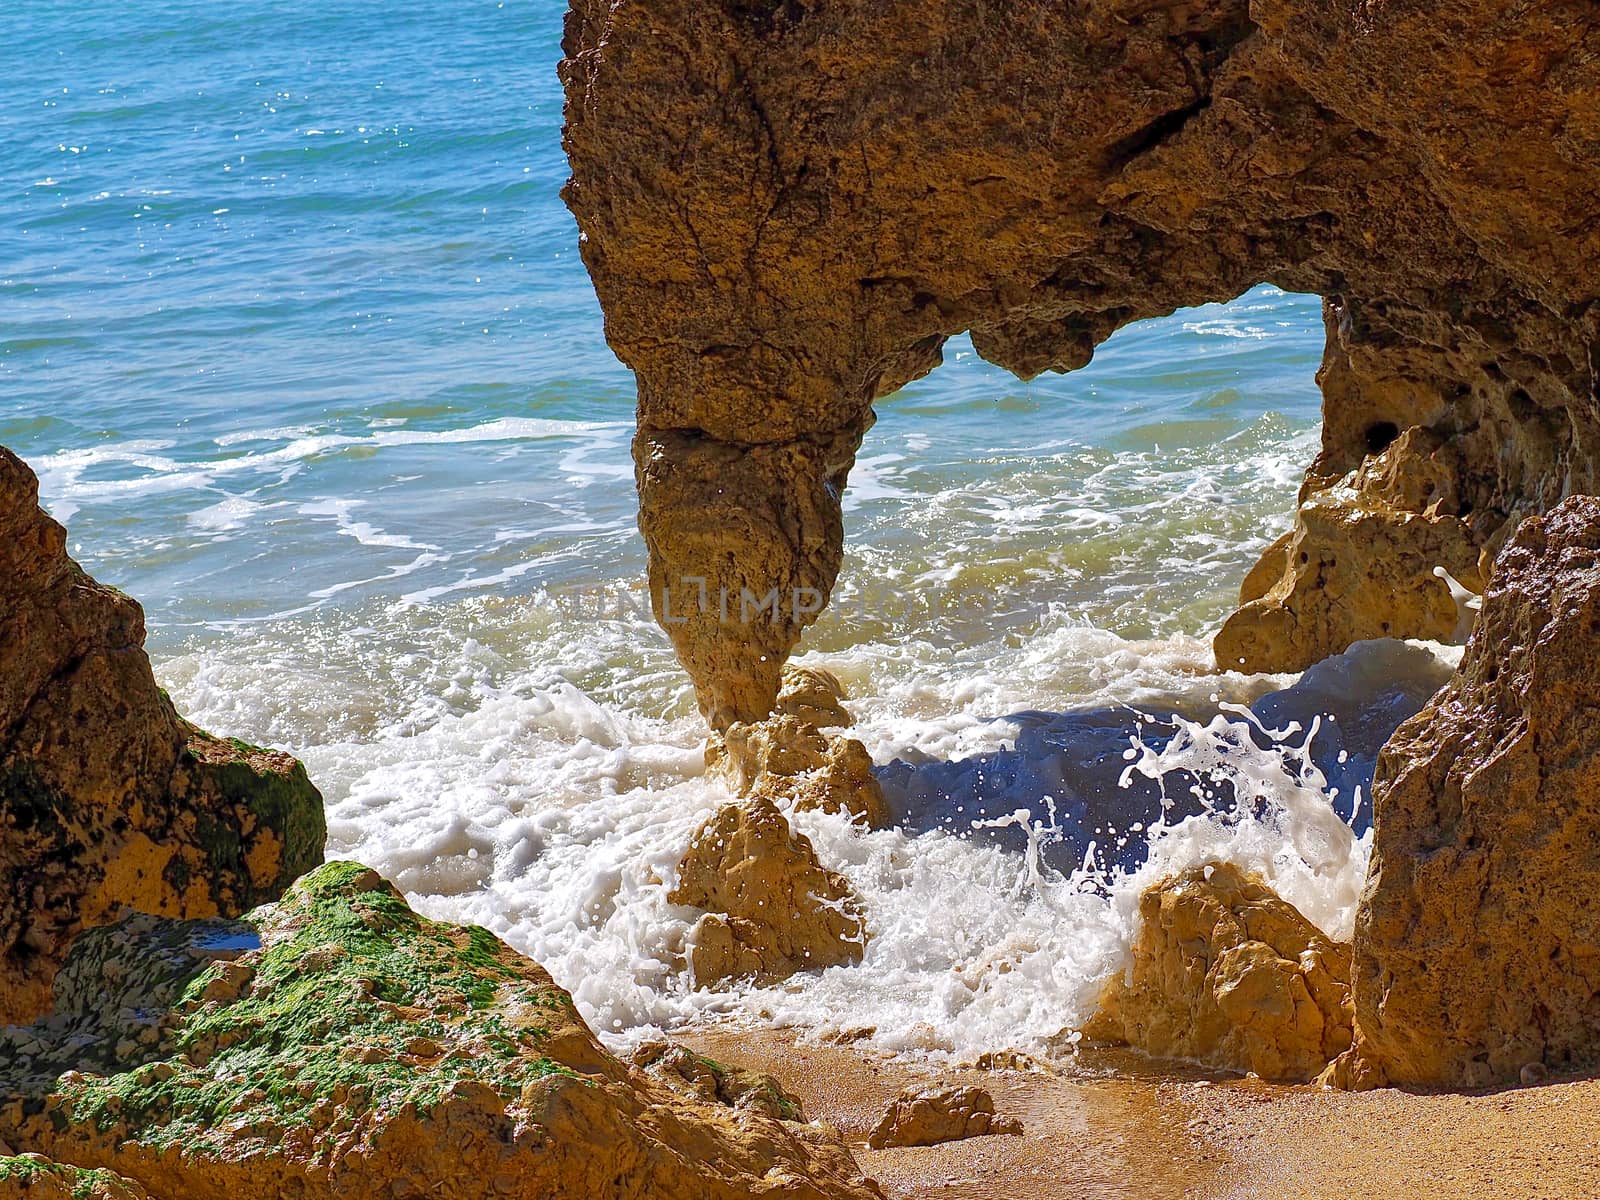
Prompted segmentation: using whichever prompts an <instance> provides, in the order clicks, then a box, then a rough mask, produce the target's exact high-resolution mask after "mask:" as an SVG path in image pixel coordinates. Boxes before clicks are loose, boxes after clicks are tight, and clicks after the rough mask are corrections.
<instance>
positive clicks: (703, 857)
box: [668, 795, 867, 987]
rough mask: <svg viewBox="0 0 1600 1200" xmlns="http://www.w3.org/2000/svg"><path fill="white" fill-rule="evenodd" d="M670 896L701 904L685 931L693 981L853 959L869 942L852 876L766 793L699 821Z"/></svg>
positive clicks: (784, 974) (763, 977)
mask: <svg viewBox="0 0 1600 1200" xmlns="http://www.w3.org/2000/svg"><path fill="white" fill-rule="evenodd" d="M668 898H669V899H670V900H671V901H672V903H674V904H687V905H691V906H693V907H695V908H700V909H705V910H706V915H705V916H704V917H702V918H700V920H699V921H698V922H696V923H695V925H694V927H693V928H692V929H691V930H690V931H689V965H690V970H691V974H692V978H693V980H694V982H695V985H696V986H698V987H710V986H713V985H715V984H717V983H720V982H723V981H725V980H732V979H753V980H756V981H757V982H761V983H772V982H775V981H777V980H780V979H786V978H788V977H789V976H790V975H793V974H795V973H796V972H797V971H812V970H820V969H821V968H823V967H832V966H837V965H839V964H841V963H854V962H860V961H861V955H862V952H863V950H864V948H865V945H866V936H867V934H866V923H865V920H864V919H863V917H862V914H861V908H860V905H859V903H858V902H857V900H856V897H855V893H854V892H853V891H852V890H851V888H850V885H849V883H848V882H847V881H846V880H845V878H844V877H843V876H842V875H839V874H838V873H836V872H834V871H830V870H828V869H827V868H825V867H824V866H823V865H822V864H821V863H820V862H819V861H818V860H817V852H816V850H815V848H814V847H813V846H812V845H811V841H810V839H808V838H806V837H805V836H804V835H803V834H798V833H795V832H794V831H793V830H792V829H790V827H789V822H788V821H787V820H785V819H784V816H783V814H782V813H780V812H779V811H778V809H777V807H776V806H775V805H774V804H773V803H772V801H771V800H770V799H768V798H767V797H765V796H759V795H758V796H754V797H752V798H751V799H749V800H748V801H746V802H744V803H737V804H729V805H726V806H725V807H723V808H722V809H721V810H720V811H719V812H718V813H717V814H716V815H715V816H714V817H712V818H711V819H710V820H709V821H707V822H706V823H705V824H704V825H702V826H701V827H700V829H699V831H698V832H696V834H695V835H694V839H693V841H692V842H691V843H690V845H689V850H688V853H686V854H685V855H684V858H683V863H682V865H681V866H680V867H679V875H678V885H677V887H676V888H674V889H673V891H672V892H671V893H670V895H669V897H668Z"/></svg>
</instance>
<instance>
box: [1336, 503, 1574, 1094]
mask: <svg viewBox="0 0 1600 1200" xmlns="http://www.w3.org/2000/svg"><path fill="white" fill-rule="evenodd" d="M1597 711H1600V500H1596V499H1594V498H1592V497H1588V496H1574V497H1571V498H1570V499H1567V500H1565V501H1563V502H1562V503H1561V504H1560V505H1558V506H1557V507H1556V508H1554V509H1552V510H1551V511H1550V512H1549V513H1548V514H1546V515H1545V516H1543V517H1538V518H1531V519H1529V520H1527V521H1525V522H1524V523H1523V524H1522V526H1521V527H1520V528H1519V529H1518V531H1517V533H1516V536H1515V537H1514V538H1513V539H1512V541H1511V543H1510V544H1509V545H1508V546H1507V547H1506V549H1505V550H1504V551H1503V552H1502V553H1501V555H1500V557H1499V559H1498V561H1497V562H1496V563H1495V569H1494V576H1493V578H1492V579H1491V580H1490V583H1489V589H1488V592H1487V593H1486V594H1485V596H1484V603H1483V611H1482V614H1481V616H1480V617H1479V621H1478V627H1477V630H1476V631H1475V632H1474V634H1473V636H1472V640H1471V642H1470V643H1469V644H1468V647H1467V651H1466V654H1465V656H1464V657H1463V659H1462V662H1461V669H1460V671H1459V672H1458V674H1457V676H1456V678H1455V679H1454V680H1453V681H1452V682H1451V683H1450V684H1448V685H1447V686H1446V687H1445V688H1444V689H1443V690H1441V691H1440V692H1439V693H1438V695H1436V696H1435V697H1434V698H1433V700H1432V702H1431V703H1430V704H1429V705H1428V706H1427V707H1426V708H1425V709H1423V710H1422V712H1420V713H1419V714H1417V716H1415V717H1413V718H1412V719H1411V720H1410V721H1407V722H1406V723H1405V724H1404V725H1402V726H1401V727H1400V729H1399V731H1398V732H1397V733H1396V734H1395V735H1394V736H1393V737H1392V738H1391V739H1390V740H1389V743H1388V745H1387V746H1386V747H1385V748H1384V751H1383V754H1382V755H1381V757H1380V758H1379V760H1378V773H1377V778H1376V781H1375V784H1374V790H1373V800H1374V807H1375V811H1376V813H1377V818H1376V822H1375V833H1374V841H1373V852H1372V865H1371V869H1370V871H1369V873H1368V877H1367V887H1366V891H1365V893H1364V894H1363V897H1362V904H1361V907H1360V909H1359V910H1358V912H1357V915H1356V931H1355V958H1354V970H1355V978H1354V994H1355V1019H1356V1044H1355V1047H1354V1049H1353V1050H1352V1051H1351V1053H1350V1054H1349V1055H1347V1056H1346V1058H1345V1059H1344V1060H1342V1061H1341V1062H1340V1063H1339V1064H1338V1068H1337V1070H1336V1071H1334V1072H1332V1073H1330V1076H1329V1080H1330V1082H1335V1083H1340V1084H1344V1085H1347V1086H1374V1085H1381V1084H1383V1083H1385V1082H1388V1083H1393V1084H1404V1085H1423V1086H1444V1087H1479V1086H1484V1085H1487V1084H1491V1083H1497V1082H1510V1081H1513V1080H1516V1079H1518V1078H1519V1077H1520V1075H1521V1073H1522V1071H1523V1069H1524V1068H1525V1067H1527V1066H1528V1065H1529V1064H1541V1065H1543V1066H1545V1067H1548V1068H1557V1069H1562V1068H1572V1067H1577V1066H1591V1065H1594V1064H1596V1063H1600V908H1597V907H1596V904H1595V896H1596V894H1597V893H1600V722H1597V721H1596V719H1595V714H1596V712H1597Z"/></svg>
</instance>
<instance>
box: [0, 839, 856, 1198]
mask: <svg viewBox="0 0 1600 1200" xmlns="http://www.w3.org/2000/svg"><path fill="white" fill-rule="evenodd" d="M57 1001H58V1002H57V1007H56V1012H55V1014H54V1015H53V1016H52V1018H51V1019H50V1020H49V1021H48V1022H41V1023H40V1024H37V1025H35V1026H32V1027H29V1028H23V1029H8V1030H3V1031H0V1038H3V1039H4V1040H5V1043H6V1044H5V1045H3V1046H0V1139H4V1141H5V1142H7V1143H9V1144H10V1145H12V1146H13V1147H16V1148H19V1149H24V1150H27V1151H30V1152H36V1153H40V1154H43V1155H46V1156H48V1157H50V1158H52V1159H55V1160H57V1161H60V1162H70V1163H73V1164H76V1165H77V1166H78V1167H102V1168H108V1169H109V1170H111V1171H115V1172H117V1173H118V1174H119V1175H122V1176H125V1177H127V1178H128V1179H130V1180H133V1181H135V1182H136V1183H137V1184H138V1185H140V1186H142V1187H143V1188H144V1189H147V1190H148V1192H149V1194H150V1195H152V1196H160V1197H184V1198H185V1200H239V1198H240V1197H254V1196H289V1195H292V1196H299V1197H304V1198H305V1200H392V1198H393V1197H396V1196H432V1197H439V1198H440V1200H482V1198H483V1197H485V1196H508V1197H512V1198H521V1200H591V1198H593V1197H599V1196H604V1197H608V1198H611V1200H749V1197H751V1196H765V1195H774V1196H776V1195H780V1194H781V1195H782V1196H784V1197H794V1198H795V1200H873V1198H875V1197H878V1196H879V1193H878V1191H877V1189H876V1188H875V1187H874V1186H873V1185H871V1184H870V1183H869V1182H867V1181H866V1180H864V1179H862V1178H861V1174H860V1171H859V1169H858V1168H857V1166H856V1164H855V1162H854V1160H853V1159H852V1158H851V1156H850V1154H849V1151H848V1150H847V1149H846V1148H845V1147H844V1145H843V1144H842V1143H841V1142H839V1141H838V1140H837V1138H835V1137H832V1136H830V1135H829V1134H828V1133H826V1132H825V1131H823V1130H821V1129H819V1128H813V1127H810V1126H807V1125H803V1124H799V1123H798V1122H797V1121H796V1120H795V1119H793V1118H797V1117H798V1115H799V1114H798V1112H797V1111H794V1112H791V1111H789V1110H787V1108H786V1106H785V1105H784V1103H783V1101H784V1096H783V1094H782V1093H780V1092H767V1091H765V1090H764V1089H763V1087H762V1085H761V1083H760V1081H759V1080H756V1079H754V1078H753V1077H746V1076H744V1075H740V1076H738V1077H736V1078H735V1077H733V1076H732V1075H728V1076H727V1077H726V1078H725V1079H724V1080H721V1081H717V1082H714V1085H713V1086H712V1087H711V1088H710V1089H708V1090H707V1092H706V1094H703V1095H702V1094H698V1093H697V1089H696V1088H695V1086H694V1083H695V1079H694V1075H695V1073H694V1071H693V1070H687V1071H684V1072H680V1073H678V1075H677V1078H676V1080H675V1086H667V1085H666V1083H664V1082H662V1081H661V1080H662V1079H663V1078H664V1076H665V1074H666V1073H667V1071H666V1063H665V1061H662V1062H661V1063H659V1064H657V1065H659V1066H660V1067H662V1072H661V1074H660V1075H652V1074H648V1073H646V1072H643V1071H640V1070H637V1069H633V1068H630V1067H628V1066H627V1065H626V1064H624V1063H622V1062H620V1061H619V1060H618V1059H617V1058H615V1057H614V1056H613V1055H611V1054H610V1053H608V1052H607V1051H606V1050H605V1049H604V1048H603V1047H601V1046H600V1044H599V1043H598V1042H597V1041H596V1040H595V1038H594V1036H593V1034H591V1033H590V1031H589V1030H588V1028H587V1027H586V1026H585V1025H584V1024H583V1022H582V1020H581V1019H580V1018H579V1016H578V1013H577V1010H576V1009H575V1007H574V1006H573V1003H572V1000H571V998H570V997H569V996H568V995H567V994H566V993H565V992H564V991H562V990H561V989H560V988H559V987H557V986H556V985H555V984H554V983H553V982H551V980H550V977H549V975H547V974H546V973H545V972H544V971H543V970H542V969H541V968H540V967H539V966H538V965H537V964H535V963H533V962H530V961H529V960H528V959H526V958H523V957H522V956H521V955H519V954H517V953H516V952H514V951H513V950H511V949H510V948H509V947H508V946H506V945H504V944H503V943H501V942H499V941H498V940H497V939H495V938H494V937H493V936H492V935H490V934H489V933H488V932H487V931H485V930H482V929H476V928H463V927H460V926H454V925H447V924H442V923H439V922H434V921H428V920H425V919H423V918H422V917H419V916H417V914H415V913H414V912H412V911H411V910H410V909H409V908H408V907H407V906H406V904H405V902H404V901H403V900H402V899H401V897H400V895H399V893H397V892H396V891H395V890H394V889H393V888H392V887H390V886H389V885H388V884H386V883H385V882H384V881H383V880H381V879H380V878H379V877H378V876H377V875H376V874H375V873H374V872H372V871H369V870H367V869H366V868H363V867H361V866H359V865H357V864H354V863H330V864H328V865H327V866H324V867H322V868H319V869H318V870H316V871H314V872H312V873H311V874H309V875H307V876H306V877H305V878H303V879H302V880H301V881H300V882H299V883H297V884H296V885H295V886H294V887H293V888H292V889H291V890H290V891H289V893H288V894H287V895H286V896H285V897H284V899H283V900H282V901H281V902H280V903H278V904H275V905H269V906H267V907H264V908H261V909H258V910H256V911H254V912H252V913H250V914H248V915H247V916H246V917H245V918H244V919H243V920H240V921H221V920H209V921H199V922H175V921H169V920H163V919H155V918H148V917H138V918H134V919H131V920H130V921H127V922H123V923H121V924H118V925H113V926H108V927H106V928H103V929H99V930H95V931H93V932H92V933H90V934H88V935H86V936H85V937H84V938H82V939H80V942H79V945H78V946H76V947H74V949H73V951H72V955H71V957H70V958H69V960H68V963H67V965H66V967H64V968H63V970H62V971H61V973H60V976H59V977H58V989H57ZM146 1030H149V1032H150V1035H149V1036H148V1037H147V1036H146V1035H145V1031H146ZM695 1065H697V1066H698V1065H701V1064H698V1063H697V1064H695ZM705 1070H706V1073H707V1074H709V1075H712V1076H713V1078H715V1074H716V1068H715V1067H714V1065H707V1066H706V1067H705ZM8 1161H11V1160H6V1159H0V1194H6V1193H4V1191H3V1188H4V1183H3V1180H4V1172H5V1170H6V1163H7V1162H8ZM74 1194H76V1193H74ZM108 1200H110V1198H109V1197H108ZM118 1200H121V1198H118Z"/></svg>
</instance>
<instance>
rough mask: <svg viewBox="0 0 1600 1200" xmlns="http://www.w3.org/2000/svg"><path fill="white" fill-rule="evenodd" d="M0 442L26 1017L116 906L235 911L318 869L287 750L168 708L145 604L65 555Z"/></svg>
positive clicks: (12, 970) (11, 848) (0, 632)
mask: <svg viewBox="0 0 1600 1200" xmlns="http://www.w3.org/2000/svg"><path fill="white" fill-rule="evenodd" d="M38 497H39V490H38V481H37V480H36V479H35V478H34V475H33V472H32V471H30V470H29V469H28V467H27V466H26V464H24V463H23V462H22V460H20V459H19V458H17V457H16V456H15V455H13V454H11V453H10V452H8V451H6V450H4V449H0V1021H19V1020H30V1019H32V1018H33V1017H35V1016H37V1015H39V1014H40V1013H42V1012H43V1011H44V1010H45V1008H46V1006H47V1005H48V1002H49V995H50V981H51V979H52V978H53V977H54V975H55V973H56V970H57V969H58V968H59V967H60V965H61V962H62V961H63V959H64V957H65V955H66V952H67V948H68V946H69V945H70V944H71V942H72V940H73V938H74V937H75V936H76V935H77V934H78V932H79V931H80V930H82V929H85V928H88V927H91V926H94V925H99V924H103V923H104V922H106V921H109V920H111V919H112V918H113V917H115V916H116V914H117V912H118V911H119V910H120V909H121V908H123V907H124V906H131V907H134V908H137V909H140V910H142V911H145V912H152V913H159V914H162V915H165V916H171V917H203V916H212V915H216V914H225V915H237V914H239V913H241V912H244V911H245V910H246V909H248V908H251V907H253V906H255V905H258V904H261V903H262V902H264V901H267V900H271V899H274V898H275V897H277V896H278V895H280V894H281V893H282V891H283V889H284V888H285V887H287V886H288V885H289V884H290V883H291V882H292V881H293V880H294V879H295V878H296V877H297V876H298V875H300V874H301V873H302V872H304V871H306V870H308V869H309V868H310V867H312V866H314V865H315V864H317V863H319V862H321V861H322V845H323V840H324V838H325V835H326V826H325V823H324V818H323V810H322V797H321V796H320V795H319V794H318V793H317V790H316V788H314V787H312V786H311V783H310V781H309V780H308V779H307V778H306V774H305V771H304V769H303V768H302V767H301V766H300V764H299V763H297V762H296V761H295V760H294V759H292V758H290V757H289V756H288V755H287V754H280V753H277V752H275V751H271V750H263V749H261V748H259V747H256V746H250V745H247V744H246V743H244V742H239V741H233V740H227V741H224V740H221V739H218V738H214V737H211V736H210V735H209V734H206V733H204V732H202V731H201V730H199V729H196V728H195V727H194V726H192V725H190V724H189V723H188V722H186V721H184V720H183V719H182V718H181V717H179V716H178V714H177V713H176V712H175V711H174V710H173V707H172V703H171V701H170V700H169V699H168V698H167V695H166V693H165V692H163V691H162V690H161V689H160V688H158V687H157V686H156V682H155V678H154V676H153V675H152V674H151V671H150V661H149V659H148V658H146V657H145V653H144V648H143V645H144V613H143V612H142V611H141V609H140V608H139V605H138V604H136V603H135V602H134V601H133V600H130V599H129V598H128V597H127V596H124V595H123V594H122V593H121V592H118V591H116V590H114V589H112V588H109V587H106V586H104V585H103V584H99V583H96V582H95V581H94V580H93V579H91V578H90V577H89V576H88V575H87V574H85V573H84V571H83V569H82V568H81V567H79V566H78V564H77V563H75V562H74V561H73V560H72V559H71V558H69V557H68V556H67V552H66V531H65V530H64V529H62V527H61V526H60V525H58V524H57V523H56V522H54V521H52V520H51V519H50V518H49V516H47V515H46V514H45V512H44V511H43V510H42V509H41V508H40V507H39V505H38Z"/></svg>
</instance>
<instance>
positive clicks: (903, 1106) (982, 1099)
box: [867, 1087, 1022, 1150]
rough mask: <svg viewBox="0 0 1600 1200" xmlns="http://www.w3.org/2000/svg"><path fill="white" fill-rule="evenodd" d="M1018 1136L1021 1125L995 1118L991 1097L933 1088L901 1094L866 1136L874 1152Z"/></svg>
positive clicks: (960, 1089) (978, 1090)
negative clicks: (991, 1134) (997, 1135)
mask: <svg viewBox="0 0 1600 1200" xmlns="http://www.w3.org/2000/svg"><path fill="white" fill-rule="evenodd" d="M990 1133H994V1134H1011V1135H1020V1134H1021V1133H1022V1122H1020V1121H1018V1120H1015V1119H1014V1118H1011V1117H1001V1116H996V1115H995V1111H994V1097H993V1096H991V1095H990V1094H989V1093H988V1092H987V1091H985V1090H984V1089H983V1088H979V1087H935V1088H927V1089H911V1090H908V1091H904V1092H901V1093H900V1095H899V1096H897V1097H896V1098H895V1099H894V1101H893V1102H892V1103H891V1104H890V1105H889V1108H888V1110H887V1111H886V1112H885V1113H884V1114H883V1116H882V1118H881V1119H880V1120H879V1121H878V1124H877V1125H876V1126H874V1128H873V1130H872V1132H871V1133H870V1134H869V1135H868V1136H867V1145H868V1146H870V1147H872V1149H874V1150H886V1149H889V1148H891V1147H895V1146H937V1145H938V1144H939V1143H940V1142H954V1141H959V1140H961V1139H962V1138H970V1137H981V1136H983V1135H984V1134H990Z"/></svg>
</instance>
